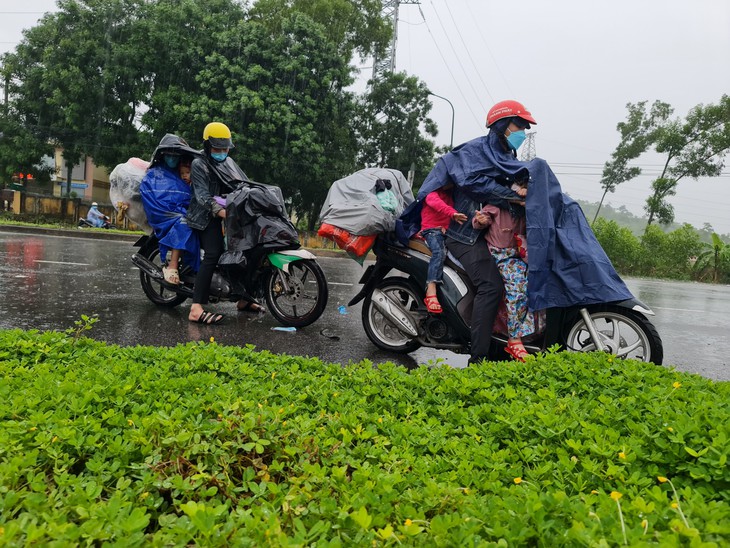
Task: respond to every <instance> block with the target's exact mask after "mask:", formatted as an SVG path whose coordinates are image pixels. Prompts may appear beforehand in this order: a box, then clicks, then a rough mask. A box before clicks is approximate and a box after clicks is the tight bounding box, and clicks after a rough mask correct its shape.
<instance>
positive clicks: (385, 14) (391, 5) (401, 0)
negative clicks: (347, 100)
mask: <svg viewBox="0 0 730 548" xmlns="http://www.w3.org/2000/svg"><path fill="white" fill-rule="evenodd" d="M401 4H420V2H419V1H418V0H383V9H382V11H381V12H380V15H381V17H382V18H383V19H386V20H387V21H389V22H390V25H391V27H392V29H393V39H392V40H391V41H390V47H388V49H386V50H385V53H384V54H383V55H382V56H380V57H378V56H376V57H375V62H374V63H373V81H378V80H379V79H380V78H381V77H382V76H383V75H385V74H388V73H390V72H393V71H394V70H395V46H396V44H397V43H398V7H399V6H400V5H401Z"/></svg>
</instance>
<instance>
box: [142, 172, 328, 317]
mask: <svg viewBox="0 0 730 548" xmlns="http://www.w3.org/2000/svg"><path fill="white" fill-rule="evenodd" d="M226 211H227V217H226V230H227V232H226V234H227V243H228V251H226V252H225V253H224V254H223V256H222V257H221V258H220V260H219V261H218V266H217V267H216V272H215V273H214V275H213V280H212V282H211V288H210V296H209V300H210V302H219V301H234V302H235V301H238V300H240V299H244V300H246V301H249V302H251V301H261V300H265V301H266V304H267V308H268V310H269V312H270V313H271V315H272V316H273V317H274V318H276V320H277V321H279V322H280V323H281V324H283V325H284V326H287V327H297V328H299V327H305V326H307V325H310V324H312V323H313V322H315V321H316V320H317V319H319V317H320V316H321V315H322V313H323V312H324V309H325V307H326V306H327V299H328V296H329V289H328V287H327V280H326V278H325V275H324V272H323V271H322V268H321V267H320V266H319V264H318V263H317V257H316V256H315V255H314V254H313V253H311V252H309V251H306V250H303V249H299V242H298V239H297V232H296V229H295V228H294V226H293V225H292V224H291V221H290V220H289V218H288V216H287V215H286V211H285V209H284V207H283V199H282V197H281V191H280V190H279V189H278V188H277V187H272V186H269V185H263V184H260V183H247V184H244V185H241V186H240V187H239V188H238V189H237V190H236V191H234V192H232V193H231V194H229V195H228V205H227V207H226ZM134 246H135V247H138V248H139V251H138V252H137V253H135V254H134V255H132V262H133V263H134V264H135V265H136V266H137V267H138V268H139V271H140V272H139V276H140V283H141V284H142V290H143V291H144V293H145V295H146V296H147V298H148V299H149V300H151V301H152V302H153V303H155V304H157V305H160V306H167V307H174V306H177V305H179V304H181V303H182V302H184V301H185V300H186V299H188V298H189V297H192V296H193V287H194V284H195V272H194V271H193V270H192V268H190V267H189V266H187V265H185V264H182V265H181V266H179V267H178V271H179V276H180V284H171V283H168V282H166V281H165V277H164V275H163V273H162V267H163V266H164V264H163V262H162V260H161V257H160V250H159V243H158V241H157V238H156V237H155V236H154V235H151V236H146V235H145V236H142V237H141V238H139V240H137V242H136V243H135V244H134Z"/></svg>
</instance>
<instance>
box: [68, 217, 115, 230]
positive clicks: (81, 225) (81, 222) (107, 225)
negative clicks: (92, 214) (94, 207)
mask: <svg viewBox="0 0 730 548" xmlns="http://www.w3.org/2000/svg"><path fill="white" fill-rule="evenodd" d="M77 226H78V228H117V227H116V226H114V225H113V224H112V222H111V219H110V218H109V217H106V218H105V219H104V224H103V225H101V226H99V227H97V226H94V225H93V224H91V223H90V222H89V221H87V220H86V219H84V218H83V217H82V218H81V219H79V222H78V225H77Z"/></svg>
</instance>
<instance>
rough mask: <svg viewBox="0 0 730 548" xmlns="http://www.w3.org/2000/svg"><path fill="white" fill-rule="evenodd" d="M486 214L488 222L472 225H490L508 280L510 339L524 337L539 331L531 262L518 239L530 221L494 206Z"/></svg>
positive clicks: (492, 250)
mask: <svg viewBox="0 0 730 548" xmlns="http://www.w3.org/2000/svg"><path fill="white" fill-rule="evenodd" d="M482 213H486V215H487V216H488V220H487V223H486V224H481V223H478V222H477V220H476V218H474V219H472V226H473V227H474V228H484V227H486V226H488V227H489V230H487V234H486V236H485V238H486V240H487V244H488V245H489V252H490V253H491V254H492V257H494V260H495V261H496V263H497V268H498V269H499V273H500V275H501V276H502V281H503V282H504V293H505V297H504V298H505V304H506V305H507V335H508V336H509V338H510V339H520V338H522V337H526V336H527V335H531V334H532V333H535V331H536V326H535V315H534V314H533V313H531V312H530V311H529V309H528V308H527V264H526V263H525V261H524V259H523V258H522V257H521V255H520V248H519V247H520V246H519V244H518V242H517V241H516V239H515V235H518V234H519V235H524V233H525V230H526V221H525V218H524V217H513V216H512V214H511V213H510V212H509V211H507V210H506V209H499V208H498V207H496V206H493V205H487V206H485V207H483V208H482ZM523 237H524V236H523Z"/></svg>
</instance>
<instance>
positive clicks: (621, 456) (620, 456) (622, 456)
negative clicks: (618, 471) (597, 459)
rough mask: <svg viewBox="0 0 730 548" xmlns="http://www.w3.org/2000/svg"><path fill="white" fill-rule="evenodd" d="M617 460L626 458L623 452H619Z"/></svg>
mask: <svg viewBox="0 0 730 548" xmlns="http://www.w3.org/2000/svg"><path fill="white" fill-rule="evenodd" d="M618 458H620V459H625V458H626V453H624V452H623V451H621V452H619V454H618Z"/></svg>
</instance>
